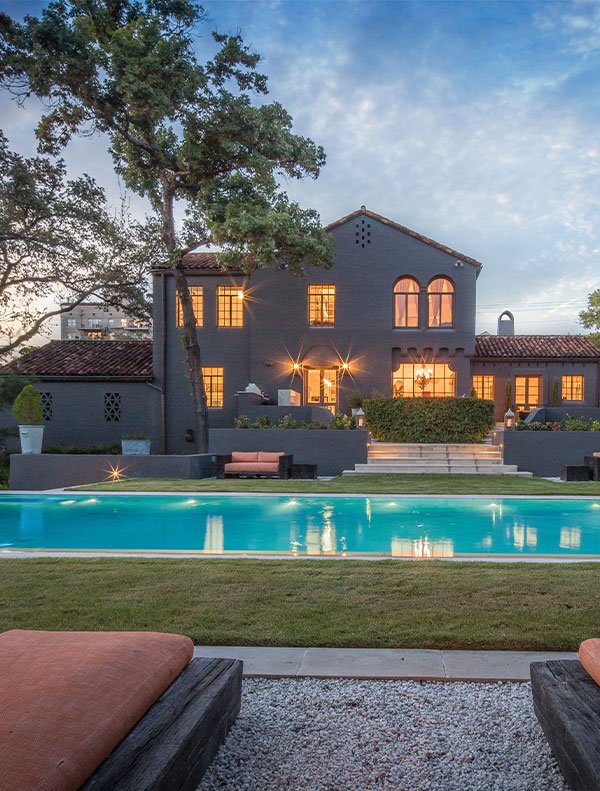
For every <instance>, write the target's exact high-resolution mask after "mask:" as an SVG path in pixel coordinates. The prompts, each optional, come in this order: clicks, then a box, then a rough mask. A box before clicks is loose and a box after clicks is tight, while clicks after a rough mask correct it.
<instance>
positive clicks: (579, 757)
mask: <svg viewBox="0 0 600 791" xmlns="http://www.w3.org/2000/svg"><path fill="white" fill-rule="evenodd" d="M599 685H600V639H592V640H584V642H583V643H582V644H581V645H580V646H579V659H573V660H553V661H551V662H533V663H532V664H531V687H532V692H533V706H534V709H535V713H536V716H537V718H538V720H539V723H540V725H541V726H542V730H543V731H544V735H545V736H546V739H547V740H548V743H549V744H550V747H551V748H552V752H553V753H554V757H555V758H556V760H557V762H558V765H559V767H560V769H561V772H562V773H563V776H564V778H565V780H566V782H567V785H568V786H569V788H571V789H573V790H574V791H598V789H600V686H599Z"/></svg>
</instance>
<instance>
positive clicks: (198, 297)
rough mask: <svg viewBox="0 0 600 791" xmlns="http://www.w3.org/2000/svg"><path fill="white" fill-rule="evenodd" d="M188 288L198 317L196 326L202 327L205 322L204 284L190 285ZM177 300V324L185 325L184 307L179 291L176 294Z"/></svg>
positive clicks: (195, 314)
mask: <svg viewBox="0 0 600 791" xmlns="http://www.w3.org/2000/svg"><path fill="white" fill-rule="evenodd" d="M188 288H189V289H190V297H191V298H192V307H193V308H194V316H195V317H196V327H201V326H202V325H203V324H204V298H203V297H204V291H203V288H202V286H188ZM175 300H176V303H177V326H178V327H183V309H182V307H181V302H180V300H179V294H177V293H176V294H175Z"/></svg>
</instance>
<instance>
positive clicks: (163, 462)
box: [9, 453, 214, 490]
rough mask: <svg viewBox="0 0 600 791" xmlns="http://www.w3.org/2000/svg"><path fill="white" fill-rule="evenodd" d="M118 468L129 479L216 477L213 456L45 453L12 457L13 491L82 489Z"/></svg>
mask: <svg viewBox="0 0 600 791" xmlns="http://www.w3.org/2000/svg"><path fill="white" fill-rule="evenodd" d="M117 465H118V467H119V468H120V469H121V470H122V471H123V474H124V475H125V476H126V477H127V478H209V477H210V476H211V475H214V465H213V463H212V456H210V455H208V454H202V455H190V456H109V455H105V456H104V455H102V456H101V455H98V456H95V455H89V456H88V455H72V456H71V455H67V454H64V455H63V454H52V453H42V454H40V455H36V454H31V455H23V454H21V453H13V454H12V455H11V457H10V479H9V486H10V488H11V489H21V490H22V489H29V490H42V489H58V488H60V487H63V486H81V485H84V484H87V483H98V482H100V481H106V480H107V479H108V478H109V474H110V473H109V471H110V469H111V468H114V467H116V466H117Z"/></svg>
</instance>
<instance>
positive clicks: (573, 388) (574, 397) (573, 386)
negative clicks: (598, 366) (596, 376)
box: [562, 375, 583, 401]
mask: <svg viewBox="0 0 600 791" xmlns="http://www.w3.org/2000/svg"><path fill="white" fill-rule="evenodd" d="M562 400H563V401H583V376H580V375H576V376H563V378H562Z"/></svg>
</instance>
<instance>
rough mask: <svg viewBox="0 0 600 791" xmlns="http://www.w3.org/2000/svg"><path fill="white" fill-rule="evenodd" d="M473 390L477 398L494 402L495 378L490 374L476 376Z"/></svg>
mask: <svg viewBox="0 0 600 791" xmlns="http://www.w3.org/2000/svg"><path fill="white" fill-rule="evenodd" d="M473 390H474V391H475V395H476V396H477V398H481V399H483V400H484V401H493V400H494V377H493V376H491V375H490V374H481V375H480V374H476V375H475V376H474V377H473Z"/></svg>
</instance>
